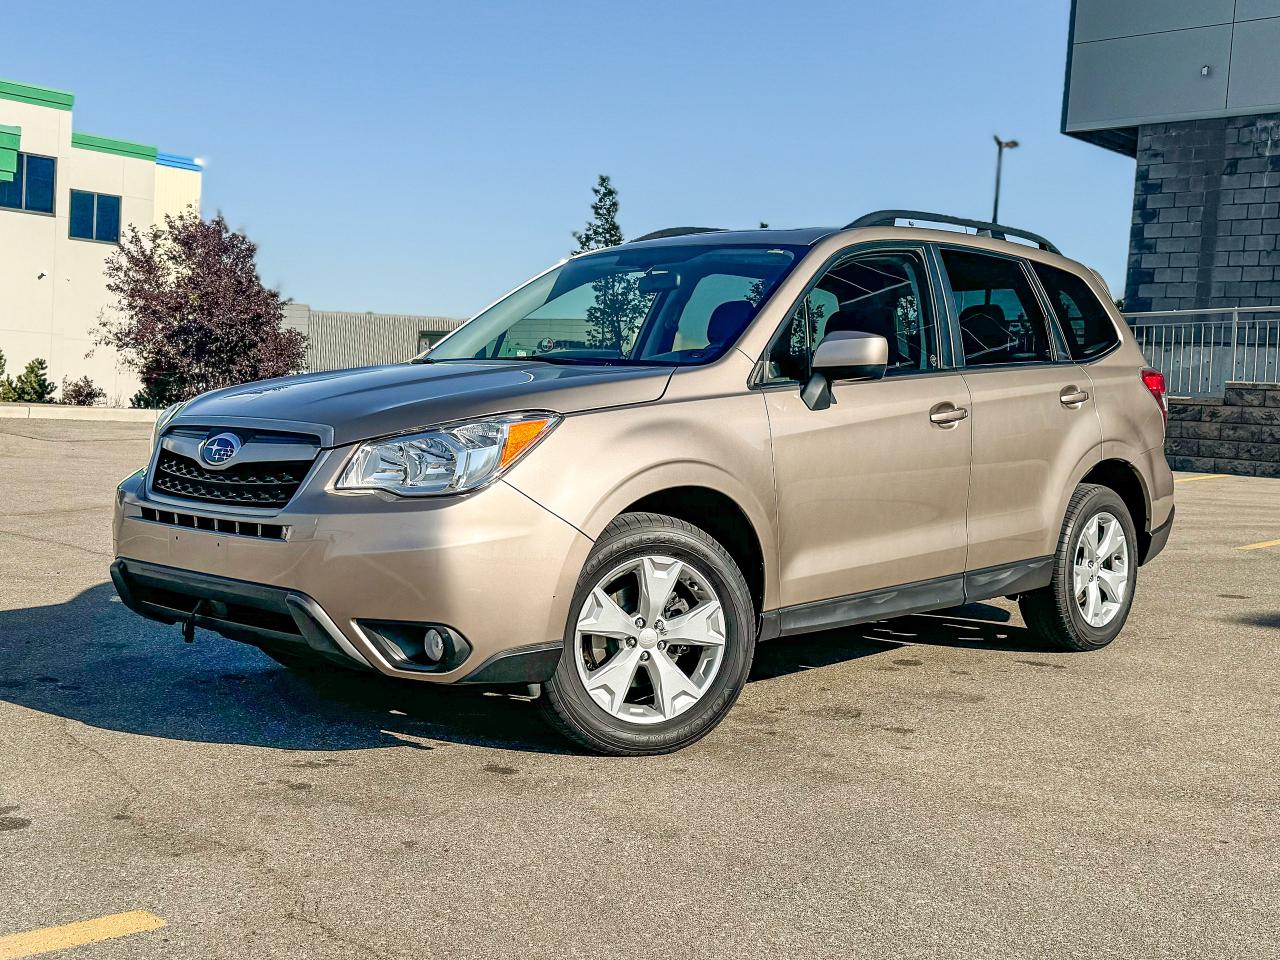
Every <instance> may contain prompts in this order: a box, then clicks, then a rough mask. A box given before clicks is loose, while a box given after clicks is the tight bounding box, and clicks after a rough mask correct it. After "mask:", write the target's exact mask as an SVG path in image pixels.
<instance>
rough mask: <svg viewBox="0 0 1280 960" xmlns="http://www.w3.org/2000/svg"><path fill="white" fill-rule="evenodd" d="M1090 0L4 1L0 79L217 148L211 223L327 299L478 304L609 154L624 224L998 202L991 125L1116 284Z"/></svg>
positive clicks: (604, 167)
mask: <svg viewBox="0 0 1280 960" xmlns="http://www.w3.org/2000/svg"><path fill="white" fill-rule="evenodd" d="M1068 8H1069V2H1068V0H1035V2H1033V3H1029V2H1026V0H912V2H909V3H908V2H902V3H884V2H879V0H813V2H807V0H795V2H788V3H778V2H776V0H775V2H770V3H765V2H757V0H736V2H709V0H707V2H704V0H683V2H675V0H646V2H644V3H629V4H621V3H605V2H595V3H588V2H554V3H552V2H548V3H538V4H533V3H520V2H504V3H498V2H493V3H487V2H483V0H473V2H468V3H460V2H454V3H435V2H400V3H379V2H370V3H363V4H361V3H350V2H346V3H333V2H329V0H312V2H307V3H296V2H290V3H285V2H277V0H257V2H254V3H244V2H239V0H230V2H228V0H220V2H218V3H174V2H172V0H169V2H165V3H133V2H124V3H112V4H101V3H93V4H90V3H64V2H60V0H46V2H44V3H38V4H31V3H27V4H19V5H16V6H15V7H14V8H13V9H11V10H10V11H9V12H8V13H7V14H6V23H7V28H6V32H7V33H8V34H9V35H10V36H13V37H25V38H27V39H26V40H25V41H24V42H22V43H11V44H6V46H5V51H4V58H3V61H2V69H0V73H2V74H3V75H4V76H5V77H6V78H10V79H15V80H22V81H26V82H30V83H36V84H43V85H46V86H52V87H59V88H63V89H67V90H71V91H73V92H74V93H75V94H76V96H77V101H76V107H75V123H76V127H77V128H78V129H80V130H83V131H85V132H88V133H99V134H103V135H107V136H117V137H123V138H126V139H133V140H140V141H142V142H145V143H154V144H157V145H158V146H159V147H160V149H162V150H168V151H171V152H175V153H183V154H188V155H195V156H200V157H204V158H206V159H207V162H208V166H207V169H206V173H205V192H204V207H205V213H206V214H212V213H213V212H214V211H218V210H220V211H222V212H223V213H224V214H225V215H226V217H227V218H228V220H229V221H230V222H231V223H232V224H233V225H234V226H236V227H239V228H242V229H244V230H246V231H247V232H248V233H249V235H250V237H252V238H253V239H254V240H255V241H256V242H257V243H258V244H259V247H260V255H259V262H260V265H261V267H262V272H263V276H264V278H265V279H266V281H267V282H268V283H269V284H272V285H275V286H278V287H280V288H281V290H282V291H283V292H284V293H285V294H286V295H287V296H290V297H292V298H294V299H295V300H299V301H303V302H307V303H310V304H311V305H312V306H314V307H317V308H328V309H354V310H366V309H368V310H378V311H393V312H406V313H440V314H447V315H453V316H465V315H468V314H470V313H472V312H474V311H475V310H477V309H478V308H479V307H481V306H483V305H485V304H486V303H487V302H488V301H489V300H491V299H493V298H494V297H495V296H497V295H498V294H499V293H502V292H505V291H506V290H507V289H509V288H510V287H511V286H513V285H514V284H516V283H517V282H519V281H521V280H522V279H524V278H525V277H527V276H528V275H530V274H532V273H533V272H535V271H537V270H539V269H541V268H542V267H544V266H546V265H547V264H548V263H550V262H553V261H555V260H557V259H559V257H560V256H562V255H563V254H564V253H565V252H566V251H567V250H568V249H570V247H571V246H572V240H571V238H570V235H569V234H570V231H571V230H574V229H577V228H580V227H581V226H582V223H583V222H584V221H585V219H586V217H587V215H588V212H589V211H588V205H589V203H590V199H591V195H590V187H591V184H592V183H593V182H594V180H595V177H596V175H597V174H598V173H608V174H610V175H611V176H612V177H613V179H614V183H615V184H616V185H617V187H618V189H619V192H620V196H621V201H622V210H621V216H620V219H621V221H622V226H623V229H624V231H625V232H626V233H627V235H628V236H635V235H638V234H640V233H642V232H644V231H647V230H651V229H655V228H659V227H663V226H670V225H674V224H702V225H714V226H746V227H750V226H755V224H756V223H757V222H759V221H760V220H766V221H768V222H769V223H770V224H772V225H773V226H807V225H814V224H819V225H826V224H836V225H838V224H841V223H845V222H847V221H849V220H851V219H853V218H854V217H856V216H858V215H859V214H860V213H863V212H866V211H868V210H871V209H875V208H880V207H914V208H921V209H935V210H943V211H949V212H954V213H956V214H961V215H966V216H973V217H986V216H989V215H990V212H991V191H992V179H993V167H994V160H995V157H994V152H995V148H994V145H993V143H992V141H991V135H992V134H993V133H997V132H998V133H1000V134H1001V135H1002V136H1004V137H1005V138H1013V137H1016V138H1017V139H1019V140H1020V141H1021V142H1022V144H1023V146H1022V147H1021V148H1020V149H1019V150H1017V151H1014V152H1013V153H1012V154H1010V155H1008V157H1007V162H1006V165H1005V186H1004V195H1003V200H1002V210H1001V213H1002V217H1001V219H1002V220H1004V221H1006V222H1008V223H1012V224H1017V225H1022V226H1026V227H1028V228H1030V229H1034V230H1037V231H1039V232H1042V233H1044V234H1046V235H1047V236H1049V237H1050V238H1051V239H1053V240H1055V242H1057V243H1058V244H1059V246H1061V247H1062V248H1063V250H1064V252H1066V253H1067V254H1068V255H1070V256H1074V257H1076V258H1078V259H1081V260H1084V261H1086V262H1088V263H1090V264H1091V265H1093V266H1095V267H1097V268H1098V269H1099V270H1101V271H1102V272H1103V274H1104V275H1105V276H1106V278H1107V280H1108V282H1109V283H1110V284H1111V286H1112V288H1113V289H1114V290H1115V291H1116V292H1117V294H1119V293H1122V292H1123V291H1122V289H1121V287H1122V280H1123V270H1124V256H1125V250H1126V245H1127V236H1128V222H1129V218H1130V211H1131V201H1132V191H1133V162H1132V161H1131V160H1129V159H1127V158H1125V157H1122V156H1119V155H1117V154H1112V153H1109V152H1107V151H1104V150H1102V149H1100V148H1098V147H1094V146H1091V145H1089V144H1084V143H1080V142H1077V141H1075V140H1072V139H1070V138H1067V137H1064V136H1062V135H1061V134H1060V133H1059V132H1058V126H1059V121H1060V112H1061V103H1062V80H1063V67H1064V61H1065V54H1066V42H1067V18H1068ZM23 21H27V22H25V23H24V22H23ZM33 38H43V39H41V40H36V39H33Z"/></svg>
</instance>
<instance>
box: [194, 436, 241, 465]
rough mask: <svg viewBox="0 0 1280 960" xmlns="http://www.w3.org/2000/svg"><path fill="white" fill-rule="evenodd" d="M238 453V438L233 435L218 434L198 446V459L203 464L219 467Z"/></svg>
mask: <svg viewBox="0 0 1280 960" xmlns="http://www.w3.org/2000/svg"><path fill="white" fill-rule="evenodd" d="M239 452H240V438H239V437H237V436H236V435H235V434H234V433H220V434H218V435H217V436H216V437H210V438H209V439H208V440H206V441H205V442H204V443H202V444H201V445H200V457H201V459H203V460H204V462H205V463H208V464H212V465H214V466H220V465H222V464H224V463H226V462H227V461H228V460H230V459H231V458H232V457H234V456H235V455H236V454H237V453H239Z"/></svg>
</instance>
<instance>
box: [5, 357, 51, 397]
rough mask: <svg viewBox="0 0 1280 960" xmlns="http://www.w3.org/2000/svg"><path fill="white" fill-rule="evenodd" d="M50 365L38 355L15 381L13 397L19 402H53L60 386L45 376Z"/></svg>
mask: <svg viewBox="0 0 1280 960" xmlns="http://www.w3.org/2000/svg"><path fill="white" fill-rule="evenodd" d="M48 372H49V365H48V364H47V363H45V362H44V361H43V360H41V359H40V358H39V357H36V358H35V359H34V360H32V361H31V362H30V363H28V364H27V366H26V369H25V370H23V371H22V372H21V373H20V374H18V378H17V379H16V380H14V381H13V388H12V390H13V398H14V399H15V400H17V401H18V402H19V403H53V392H54V391H55V390H57V389H58V388H57V387H55V386H54V385H53V384H52V383H50V382H49V378H48V377H47V376H45V374H47V373H48Z"/></svg>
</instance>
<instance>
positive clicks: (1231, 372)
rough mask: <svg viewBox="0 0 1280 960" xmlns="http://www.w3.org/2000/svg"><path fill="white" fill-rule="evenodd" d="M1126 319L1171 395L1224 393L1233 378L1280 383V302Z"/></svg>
mask: <svg viewBox="0 0 1280 960" xmlns="http://www.w3.org/2000/svg"><path fill="white" fill-rule="evenodd" d="M1268 315H1269V316H1268ZM1124 318H1125V320H1126V321H1127V322H1128V323H1129V326H1130V327H1131V328H1132V330H1133V335H1134V337H1136V338H1137V341H1138V346H1140V347H1141V348H1142V352H1143V354H1144V355H1145V356H1146V358H1147V362H1148V363H1150V364H1151V366H1153V367H1155V368H1156V369H1157V370H1159V371H1160V372H1161V373H1163V374H1164V376H1165V380H1166V383H1167V389H1168V391H1169V393H1170V394H1173V395H1175V396H1221V395H1222V393H1223V391H1224V389H1225V387H1226V385H1227V384H1228V383H1229V382H1232V381H1246V382H1254V383H1280V306H1275V307H1223V308H1220V309H1216V310H1157V311H1152V312H1150V313H1126V314H1125V315H1124ZM1197 318H1198V319H1197Z"/></svg>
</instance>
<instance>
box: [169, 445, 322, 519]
mask: <svg viewBox="0 0 1280 960" xmlns="http://www.w3.org/2000/svg"><path fill="white" fill-rule="evenodd" d="M309 469H311V463H310V462H309V461H306V460H285V461H278V462H274V463H242V464H237V465H236V466H233V467H228V468H227V469H225V470H218V471H213V470H206V469H204V467H202V466H200V464H199V463H197V462H196V461H195V460H192V459H191V458H190V457H184V456H182V455H181V454H178V453H174V452H173V451H172V450H162V451H160V459H159V460H158V461H157V463H156V472H155V476H154V477H153V478H152V480H151V486H152V489H154V490H157V491H159V492H160V493H164V494H167V495H168V496H171V497H180V498H182V499H184V500H199V501H202V502H204V503H226V504H233V505H236V506H242V507H267V508H270V507H283V506H284V505H285V504H286V503H288V502H289V500H290V499H291V498H292V497H293V495H294V494H295V493H296V492H297V490H298V487H299V486H301V484H302V481H303V478H304V477H306V475H307V471H308V470H309Z"/></svg>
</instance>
